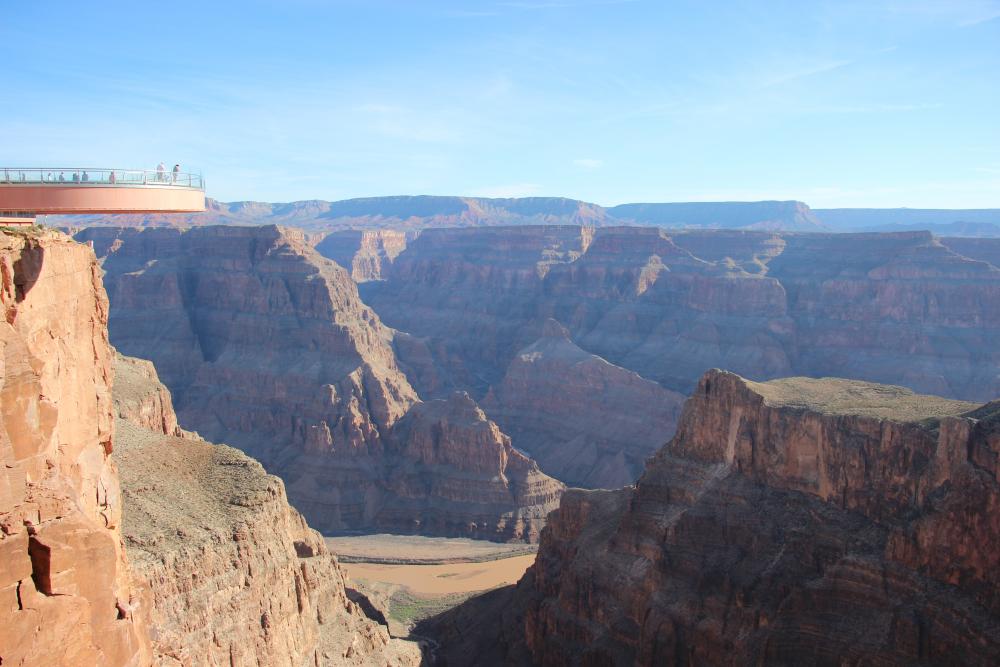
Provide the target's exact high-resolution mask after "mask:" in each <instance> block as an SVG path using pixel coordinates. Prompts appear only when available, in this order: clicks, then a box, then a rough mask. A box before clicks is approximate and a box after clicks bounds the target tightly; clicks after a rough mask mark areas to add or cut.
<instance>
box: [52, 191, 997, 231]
mask: <svg viewBox="0 0 1000 667" xmlns="http://www.w3.org/2000/svg"><path fill="white" fill-rule="evenodd" d="M205 209H206V210H205V212H204V213H191V214H171V215H158V214H152V215H121V216H95V215H74V216H49V217H48V218H47V219H46V220H44V222H46V224H50V225H55V226H60V227H72V228H79V227H107V226H113V227H120V226H121V227H179V228H188V227H201V226H205V225H244V226H245V225H251V226H252V225H283V226H288V227H298V228H300V229H304V230H306V231H309V232H324V233H325V232H331V231H336V230H343V229H365V230H370V229H394V230H402V231H415V230H420V229H427V228H430V227H495V226H526V225H585V226H590V227H610V226H621V225H633V226H634V225H637V226H649V227H667V228H674V229H676V228H684V229H732V230H761V231H785V232H789V231H792V232H811V231H823V232H842V231H854V232H859V231H916V230H927V231H931V232H933V233H935V234H937V235H939V236H964V237H1000V209H969V210H945V209H905V208H903V209H810V208H809V206H808V205H807V204H805V203H804V202H801V201H795V200H789V201H753V202H739V201H733V202H664V203H657V202H649V203H635V204H621V205H618V206H613V207H610V208H605V207H603V206H600V205H599V204H594V203H591V202H586V201H581V200H578V199H569V198H566V197H521V198H487V197H451V196H432V195H396V196H388V197H361V198H356V199H344V200H341V201H333V202H331V201H324V200H321V199H309V200H303V201H295V202H283V203H270V202H259V201H238V202H228V203H227V202H220V201H217V200H215V199H208V200H207V202H206V207H205Z"/></svg>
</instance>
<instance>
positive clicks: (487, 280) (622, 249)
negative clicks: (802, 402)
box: [360, 227, 1000, 476]
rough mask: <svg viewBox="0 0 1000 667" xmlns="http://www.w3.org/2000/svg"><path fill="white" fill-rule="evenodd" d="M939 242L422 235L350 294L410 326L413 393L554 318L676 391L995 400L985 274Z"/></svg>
mask: <svg viewBox="0 0 1000 667" xmlns="http://www.w3.org/2000/svg"><path fill="white" fill-rule="evenodd" d="M949 243H952V245H947V243H943V242H941V241H940V240H938V239H936V238H934V237H933V236H931V235H930V234H928V233H926V232H907V233H898V234H790V233H773V232H759V231H758V232H752V231H726V230H711V231H695V230H687V231H667V230H658V229H650V228H635V227H632V228H599V229H596V230H595V229H591V228H587V227H520V228H517V229H511V228H506V229H504V228H493V229H429V230H425V231H423V232H422V233H421V234H420V236H419V237H418V238H416V239H413V240H412V241H410V242H409V243H408V244H407V247H406V249H405V250H403V251H402V252H401V253H400V254H399V255H398V256H397V257H396V258H395V259H394V261H393V263H392V265H391V268H390V269H389V270H388V271H387V272H383V274H382V276H381V278H382V279H381V280H378V281H372V282H367V283H363V284H362V285H360V289H361V294H362V297H363V298H364V299H365V301H366V303H368V304H369V305H370V306H372V308H373V309H374V310H375V311H376V312H378V313H379V315H380V317H381V318H382V320H383V321H384V322H386V323H387V324H388V325H389V326H392V327H394V328H396V329H398V330H400V331H405V332H406V333H407V334H409V335H410V336H411V338H410V339H407V340H405V341H403V344H400V345H397V354H398V355H399V357H400V361H401V363H402V364H403V365H404V367H407V369H408V370H409V369H410V368H411V367H413V368H414V369H415V370H416V371H418V372H412V373H410V377H411V378H414V382H416V383H417V389H418V391H423V390H424V387H422V385H424V384H425V383H426V384H427V385H428V386H430V387H433V388H437V389H438V390H451V389H462V390H465V391H468V392H469V393H470V394H471V395H472V396H473V397H474V398H476V399H477V400H478V399H481V398H482V397H484V396H485V395H486V394H487V392H488V391H489V388H490V387H491V386H496V385H498V384H499V383H500V382H501V381H502V380H503V378H504V376H505V375H506V373H507V370H508V367H509V366H510V364H511V363H512V362H513V361H514V359H515V357H516V356H517V355H518V353H519V351H520V350H522V349H524V348H526V347H527V346H529V345H531V344H532V343H534V342H535V341H536V340H537V339H538V338H539V336H540V334H541V329H542V327H543V325H544V322H545V321H546V320H547V319H548V318H554V319H556V320H558V321H559V322H560V323H561V324H562V325H563V326H565V327H566V328H567V329H568V330H569V334H570V338H571V339H572V341H573V343H575V344H576V345H577V346H579V347H580V348H582V349H583V350H584V351H586V352H589V353H591V354H594V355H597V356H599V357H601V358H603V359H605V360H607V361H608V362H610V363H612V364H615V365H617V366H620V367H622V368H625V369H627V370H631V371H635V372H637V373H639V374H640V375H642V376H643V377H644V378H646V379H649V380H653V381H655V382H658V383H659V384H661V385H662V386H663V387H665V388H666V389H670V390H672V391H675V392H680V393H682V394H687V393H688V392H690V391H691V389H692V388H693V387H694V385H695V383H696V382H697V380H698V378H699V377H700V375H701V373H703V372H704V370H705V369H706V368H713V367H719V368H727V369H730V370H733V371H735V372H738V373H740V374H742V375H744V376H747V377H750V378H753V379H758V380H766V379H769V378H774V377H783V376H788V375H797V374H801V375H810V376H824V375H840V376H846V377H857V378H860V379H865V380H869V381H874V382H887V383H892V384H900V385H904V386H908V387H910V388H912V389H914V390H917V391H923V392H930V393H937V394H940V395H944V396H951V397H956V398H963V399H969V400H979V401H983V400H988V399H989V398H991V397H993V396H996V395H1000V351H998V349H997V347H996V346H995V345H993V344H992V341H993V340H995V339H996V338H997V336H998V334H1000V269H998V267H997V266H996V265H994V264H990V263H987V262H984V261H981V260H982V259H983V257H984V253H985V252H986V251H985V250H977V251H975V252H973V251H972V250H968V252H969V253H970V255H974V257H968V256H965V255H963V254H962V251H963V250H966V249H967V248H966V246H965V245H960V244H959V243H958V242H953V241H949ZM514 444H515V446H517V442H516V439H515V443H514ZM552 472H553V473H554V474H556V475H557V476H558V474H559V473H558V471H552Z"/></svg>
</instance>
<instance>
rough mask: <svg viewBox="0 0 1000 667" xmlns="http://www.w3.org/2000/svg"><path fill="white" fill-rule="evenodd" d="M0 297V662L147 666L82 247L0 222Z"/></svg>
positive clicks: (105, 367)
mask: <svg viewBox="0 0 1000 667" xmlns="http://www.w3.org/2000/svg"><path fill="white" fill-rule="evenodd" d="M0 304H2V306H3V310H4V319H3V321H2V322H0V345H2V356H0V359H2V365H0V452H2V458H3V463H4V466H3V470H2V473H3V474H2V475H0V531H2V537H0V596H2V603H0V662H2V664H3V665H5V666H6V665H12V666H13V665H25V666H27V665H66V666H70V665H109V666H115V667H117V666H122V665H145V664H147V663H148V661H149V658H150V652H149V639H148V635H147V632H146V625H145V622H144V615H145V613H146V610H144V609H142V608H141V606H140V597H141V596H140V595H139V589H138V588H137V586H136V585H134V583H133V582H132V581H131V577H130V573H129V568H128V560H127V558H126V554H125V550H124V548H123V546H122V538H121V532H120V531H121V528H120V527H121V513H122V499H121V495H120V493H119V482H118V471H117V469H116V468H115V465H114V463H113V462H112V461H111V460H110V459H109V455H110V454H111V449H112V438H113V433H114V431H113V428H114V424H113V421H112V404H111V382H112V374H113V370H112V353H111V347H110V346H109V344H108V336H107V316H108V302H107V297H106V295H105V292H104V288H103V287H102V285H101V275H100V268H99V267H98V265H97V261H96V259H95V257H94V253H93V252H91V251H90V250H89V249H88V248H86V247H84V246H82V245H80V244H77V243H74V242H73V241H72V240H71V239H69V238H68V237H66V236H63V235H61V234H57V233H53V232H42V231H23V232H13V231H10V230H4V231H3V232H0Z"/></svg>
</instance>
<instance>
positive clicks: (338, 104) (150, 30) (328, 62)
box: [0, 0, 1000, 208]
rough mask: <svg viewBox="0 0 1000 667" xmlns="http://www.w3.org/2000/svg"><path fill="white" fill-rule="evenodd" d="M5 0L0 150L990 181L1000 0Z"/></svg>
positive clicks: (937, 195)
mask: <svg viewBox="0 0 1000 667" xmlns="http://www.w3.org/2000/svg"><path fill="white" fill-rule="evenodd" d="M764 5H766V6H764ZM4 10H5V12H4V18H3V20H2V22H0V60H2V62H3V63H4V67H3V70H2V72H3V74H2V81H3V89H4V93H5V98H6V99H7V100H8V104H7V105H5V114H4V115H5V118H4V122H3V123H2V124H0V147H2V149H3V150H2V156H3V157H2V160H0V161H2V162H3V163H5V165H11V166H43V165H52V166H58V165H62V164H64V165H69V166H75V165H80V166H95V167H96V166H120V167H131V166H136V167H149V166H152V165H155V164H156V163H157V162H158V161H160V160H163V161H165V162H167V163H173V162H180V163H181V164H182V165H184V166H185V167H188V168H190V167H197V168H200V169H202V170H203V171H204V173H205V174H206V177H207V182H208V185H209V187H208V192H209V195H210V196H212V197H215V198H217V199H220V200H224V201H232V200H246V199H255V200H263V201H291V200H299V199H317V198H319V199H331V200H335V199H345V198H350V197H361V196H377V195H394V194H436V195H469V196H534V195H538V196H566V197H573V198H578V199H583V200H587V201H592V202H596V203H599V204H603V205H609V206H610V205H614V204H619V203H624V202H636V201H696V200H697V201H704V200H759V199H800V200H803V201H806V202H807V203H809V204H810V205H812V206H814V207H896V206H909V207H927V208H988V207H1000V123H998V122H997V109H998V108H1000V85H998V75H997V73H998V72H1000V0H954V1H948V0H915V1H913V2H902V1H897V0H879V1H876V2H836V1H828V2H826V1H824V2H785V1H774V2H768V3H754V2H726V3H713V4H712V7H711V8H708V7H706V6H705V3H698V2H676V3H662V2H655V1H654V0H530V1H516V2H515V1H487V2H474V3H471V2H445V1H434V2H420V3H416V2H404V1H391V0H340V1H330V2H323V1H320V0H288V1H286V2H280V3H278V2H261V1H255V0H248V1H244V2H239V3H237V2H229V1H226V2H213V3H202V4H201V5H199V6H198V7H197V11H196V12H194V13H193V12H192V10H191V9H190V8H188V7H186V6H183V5H180V4H176V3H174V4H171V3H139V4H135V3H124V2H118V1H109V2H104V3H73V2H68V1H65V0H60V1H58V2H50V3H17V2H14V3H6V5H5V7H4Z"/></svg>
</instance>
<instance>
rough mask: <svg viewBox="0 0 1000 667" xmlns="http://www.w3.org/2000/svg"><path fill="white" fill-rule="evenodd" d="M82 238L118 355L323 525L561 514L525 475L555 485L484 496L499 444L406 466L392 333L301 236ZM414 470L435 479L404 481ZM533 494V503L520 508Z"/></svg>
mask: <svg viewBox="0 0 1000 667" xmlns="http://www.w3.org/2000/svg"><path fill="white" fill-rule="evenodd" d="M79 238H81V239H82V240H87V241H92V242H93V243H94V247H95V249H96V250H97V251H98V252H99V253H101V254H102V255H103V256H104V260H103V266H104V268H105V270H106V272H107V275H106V282H107V285H108V291H109V294H110V295H111V307H112V317H111V339H112V341H113V342H114V343H115V345H116V346H118V347H119V349H121V350H122V351H123V352H124V353H126V354H131V355H136V356H141V357H144V358H149V359H151V360H152V361H153V362H154V364H155V365H156V367H157V370H158V372H159V374H160V377H162V378H163V380H164V383H165V384H166V385H167V386H168V387H169V388H170V390H171V392H172V393H173V396H174V399H175V402H176V405H177V412H178V415H179V419H180V422H181V424H182V425H184V426H186V427H189V428H193V429H195V430H197V431H198V432H199V433H201V434H202V435H203V436H205V437H206V438H208V439H210V440H212V441H216V442H227V443H231V444H233V445H235V446H237V447H239V448H240V449H242V450H243V451H245V452H247V453H248V454H250V455H251V456H254V457H255V458H257V459H259V460H260V461H261V462H262V463H263V464H264V465H265V466H266V467H267V468H268V470H271V471H273V472H274V473H275V474H278V475H279V476H281V477H282V478H283V479H284V480H285V483H286V484H287V489H288V493H289V496H290V498H291V500H292V502H293V503H294V504H295V505H296V507H299V508H300V509H301V510H302V511H303V512H304V513H305V515H306V518H307V519H308V520H309V522H310V524H311V525H313V526H314V527H315V528H317V529H319V530H322V531H343V530H360V529H371V528H377V527H381V526H389V525H391V526H394V527H396V528H397V529H398V530H404V527H405V530H406V531H407V532H415V531H423V532H426V531H430V530H434V529H435V528H434V527H438V529H440V530H442V531H445V532H444V534H448V535H452V534H454V535H469V536H472V535H475V536H477V537H487V538H491V539H514V538H519V539H524V538H530V536H533V535H536V534H537V532H538V529H539V528H540V523H541V520H542V518H543V517H544V515H545V513H546V511H547V510H548V509H550V508H551V507H552V506H554V503H555V502H556V497H557V496H558V494H559V493H560V491H561V488H562V487H561V485H559V484H558V483H557V482H555V481H554V480H551V479H549V478H547V477H544V476H540V475H538V474H536V473H532V474H531V475H529V474H528V473H527V472H525V473H524V475H522V477H525V479H527V478H528V477H530V479H531V481H530V483H529V486H531V485H534V484H536V483H539V484H541V485H542V486H546V485H547V490H546V491H544V492H542V493H538V494H536V493H534V492H531V493H526V494H525V493H521V492H520V491H518V490H514V491H512V490H510V489H507V490H506V491H504V492H503V493H502V494H500V495H497V494H488V495H487V496H486V497H488V498H490V500H489V501H484V500H483V496H482V495H481V489H480V488H479V486H478V485H481V484H486V485H489V484H491V483H492V482H491V480H494V478H496V479H500V480H507V479H508V478H509V477H510V471H505V469H504V467H503V466H502V465H501V461H500V460H499V459H498V458H497V457H495V456H494V454H495V450H496V448H497V447H501V448H502V446H501V445H498V444H497V443H496V442H487V441H483V440H481V439H477V438H470V439H468V440H452V441H450V443H449V446H450V447H455V448H465V455H464V456H456V457H452V458H450V459H447V460H446V459H441V460H439V461H428V460H425V459H421V460H414V459H413V458H412V457H411V456H410V451H411V448H410V447H409V445H408V444H407V443H406V441H405V437H404V436H402V435H401V433H404V432H406V433H409V432H411V429H410V428H409V427H408V426H405V425H404V426H400V427H399V428H398V429H397V423H399V422H400V420H401V418H402V417H403V416H404V415H405V414H407V412H408V411H410V410H411V408H413V407H414V406H417V405H419V399H418V397H417V394H416V392H415V391H414V390H413V388H412V387H411V385H410V383H409V381H408V380H407V378H406V376H405V375H404V374H403V373H402V372H401V371H400V369H399V367H398V365H397V362H396V357H395V354H394V351H393V347H392V338H393V332H392V331H391V330H390V329H387V328H386V327H384V326H383V325H382V323H381V321H380V320H379V318H378V316H377V315H376V314H375V313H374V312H373V311H372V310H371V309H370V308H368V307H367V306H366V305H365V304H364V303H362V301H361V299H360V297H359V295H358V292H357V288H356V286H355V284H354V282H353V281H352V280H351V278H350V276H348V274H347V273H346V271H344V269H342V268H341V267H340V266H338V265H337V264H335V263H334V262H332V261H330V260H327V259H325V258H323V257H322V256H320V255H319V254H318V253H317V252H316V251H315V250H314V249H313V248H312V247H310V246H309V244H308V243H306V242H305V240H304V239H303V237H302V235H301V234H300V233H299V232H296V231H293V230H282V229H279V228H275V227H259V228H243V227H208V228H200V229H193V230H190V231H187V232H180V231H177V230H169V229H150V230H107V229H93V230H88V231H87V232H84V233H82V234H81V235H79ZM421 410H426V408H421ZM494 427H495V425H494ZM506 446H507V447H509V444H508V445H506ZM477 460H491V461H493V462H494V463H496V467H495V468H494V469H493V470H491V471H489V472H486V471H483V470H480V469H478V468H475V467H473V464H472V463H471V462H474V461H477ZM414 466H423V468H422V471H423V472H422V474H423V475H424V476H425V477H426V478H427V483H426V484H423V485H413V484H410V483H408V482H407V481H406V480H407V476H408V475H410V474H411V472H412V470H413V469H414ZM518 479H519V478H516V477H514V478H511V479H510V480H509V481H511V482H512V483H513V484H515V485H517V484H520V481H518ZM518 488H520V487H518ZM439 493H440V494H443V495H438V494H439ZM463 494H464V495H463ZM535 497H538V498H540V499H541V500H540V504H538V505H534V504H530V505H519V504H518V503H519V502H520V501H521V500H523V499H529V498H535ZM494 501H496V502H494ZM463 508H464V510H466V511H467V512H468V513H467V514H466V515H464V516H463V515H462V511H463ZM522 519H523V521H522ZM438 534H441V533H438Z"/></svg>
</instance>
